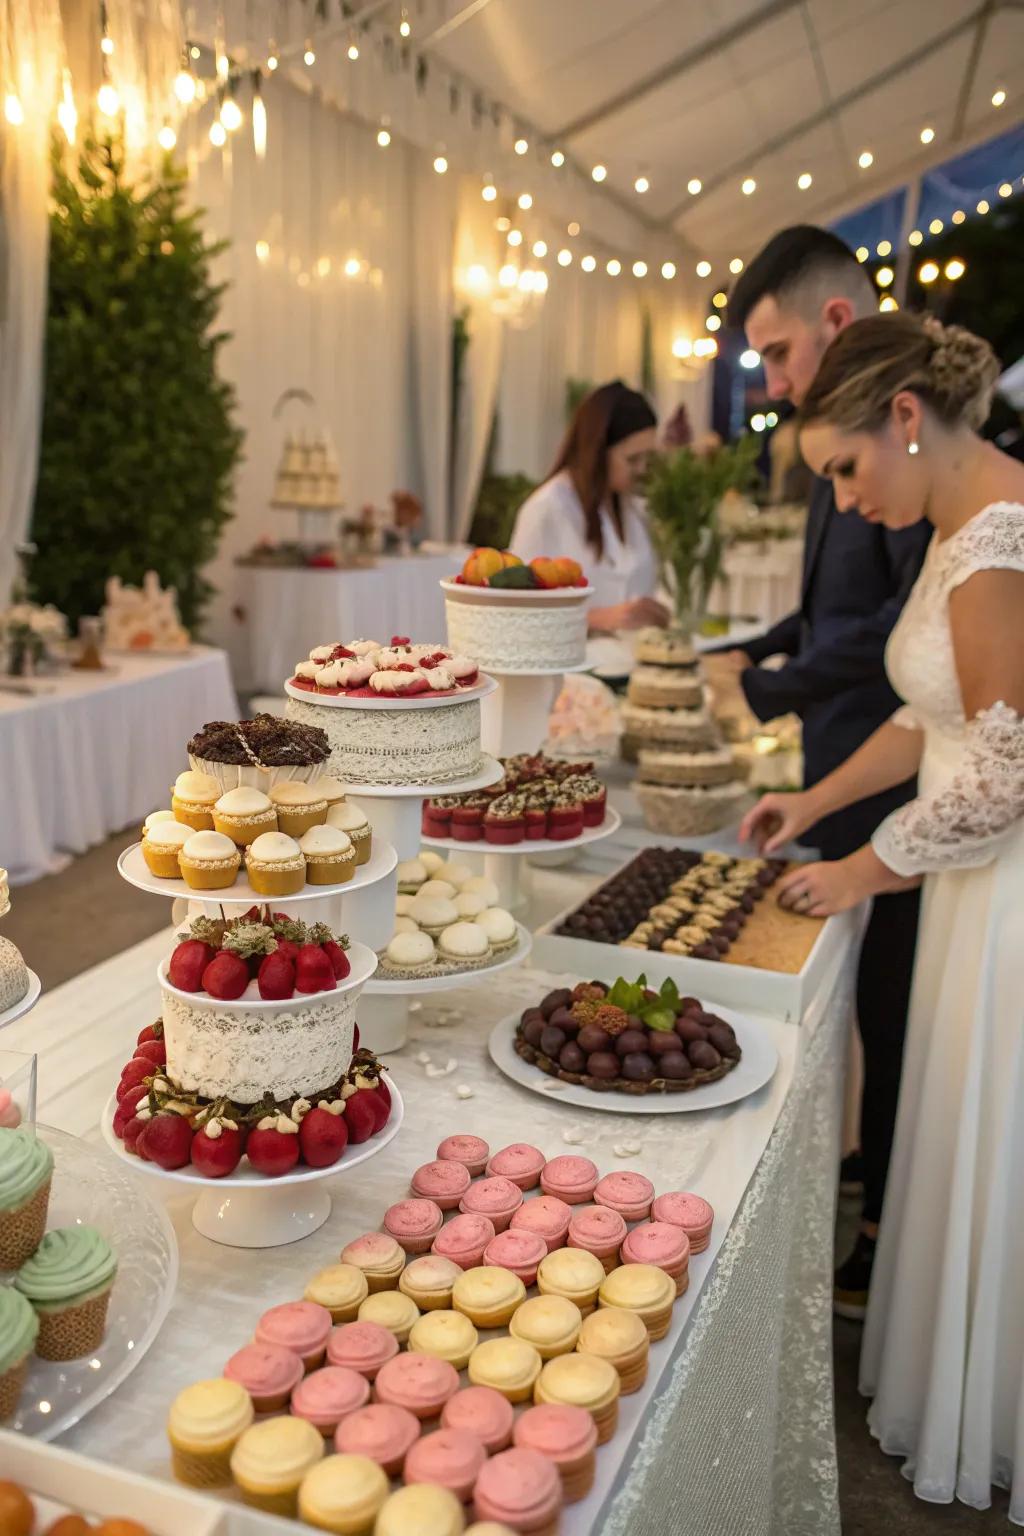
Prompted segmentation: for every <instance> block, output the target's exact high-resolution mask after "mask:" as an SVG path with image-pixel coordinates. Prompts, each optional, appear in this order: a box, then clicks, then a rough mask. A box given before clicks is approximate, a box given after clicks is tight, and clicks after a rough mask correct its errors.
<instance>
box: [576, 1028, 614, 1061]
mask: <svg viewBox="0 0 1024 1536" xmlns="http://www.w3.org/2000/svg"><path fill="white" fill-rule="evenodd" d="M576 1043H577V1044H578V1045H579V1048H580V1050H581V1051H585V1052H586V1054H587V1055H588V1056H589V1055H590V1053H591V1052H592V1051H609V1052H610V1051H613V1050H614V1049H615V1045H614V1041H613V1040H612V1037H611V1036H610V1035H608V1034H606V1033H605V1031H604V1030H603V1029H602V1028H601V1026H600V1024H584V1026H583V1028H582V1029H581V1030H580V1032H579V1034H578V1035H577V1036H576Z"/></svg>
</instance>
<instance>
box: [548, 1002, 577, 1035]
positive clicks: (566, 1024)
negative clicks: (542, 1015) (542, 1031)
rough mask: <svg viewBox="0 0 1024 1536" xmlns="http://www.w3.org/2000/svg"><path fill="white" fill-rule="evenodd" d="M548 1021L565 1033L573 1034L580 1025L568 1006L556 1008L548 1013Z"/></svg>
mask: <svg viewBox="0 0 1024 1536" xmlns="http://www.w3.org/2000/svg"><path fill="white" fill-rule="evenodd" d="M548 1023H549V1024H553V1025H554V1026H555V1028H556V1029H560V1030H561V1031H562V1032H563V1034H566V1035H575V1034H576V1033H577V1031H578V1030H579V1027H580V1026H579V1022H578V1021H577V1020H576V1019H574V1018H573V1016H572V1013H571V1012H570V1010H569V1009H568V1008H556V1009H555V1011H554V1013H552V1014H549V1015H548Z"/></svg>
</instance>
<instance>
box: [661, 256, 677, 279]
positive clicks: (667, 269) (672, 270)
mask: <svg viewBox="0 0 1024 1536" xmlns="http://www.w3.org/2000/svg"><path fill="white" fill-rule="evenodd" d="M661 275H662V277H663V278H664V279H665V281H666V282H667V283H670V282H671V281H672V279H673V278H674V277H675V275H676V264H675V262H674V261H663V262H662V264H661Z"/></svg>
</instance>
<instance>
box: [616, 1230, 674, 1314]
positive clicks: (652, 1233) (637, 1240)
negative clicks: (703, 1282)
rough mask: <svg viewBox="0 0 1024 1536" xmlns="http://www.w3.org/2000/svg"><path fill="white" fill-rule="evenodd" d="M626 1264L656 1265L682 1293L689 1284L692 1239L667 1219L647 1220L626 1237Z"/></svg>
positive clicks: (623, 1253)
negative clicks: (670, 1278)
mask: <svg viewBox="0 0 1024 1536" xmlns="http://www.w3.org/2000/svg"><path fill="white" fill-rule="evenodd" d="M621 1254H622V1262H623V1264H656V1265H657V1266H658V1268H659V1269H663V1270H664V1271H665V1273H666V1275H670V1276H671V1277H672V1279H673V1280H674V1281H675V1283H676V1295H677V1296H681V1295H682V1294H683V1292H684V1291H685V1290H686V1287H687V1286H688V1285H689V1283H690V1280H689V1270H690V1239H689V1238H688V1237H687V1235H686V1233H685V1232H684V1231H683V1229H682V1227H673V1226H670V1225H669V1223H668V1222H667V1221H644V1222H641V1224H640V1225H639V1226H638V1227H634V1228H633V1230H632V1232H630V1233H629V1235H628V1236H627V1237H626V1239H625V1241H624V1242H623V1244H622V1249H621Z"/></svg>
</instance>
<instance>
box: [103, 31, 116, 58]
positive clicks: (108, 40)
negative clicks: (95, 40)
mask: <svg viewBox="0 0 1024 1536" xmlns="http://www.w3.org/2000/svg"><path fill="white" fill-rule="evenodd" d="M113 51H114V39H113V38H112V37H111V36H110V34H109V33H107V32H104V34H103V36H102V37H101V38H100V52H101V53H103V54H106V56H107V58H108V59H109V58H110V55H111V54H112V53H113Z"/></svg>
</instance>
